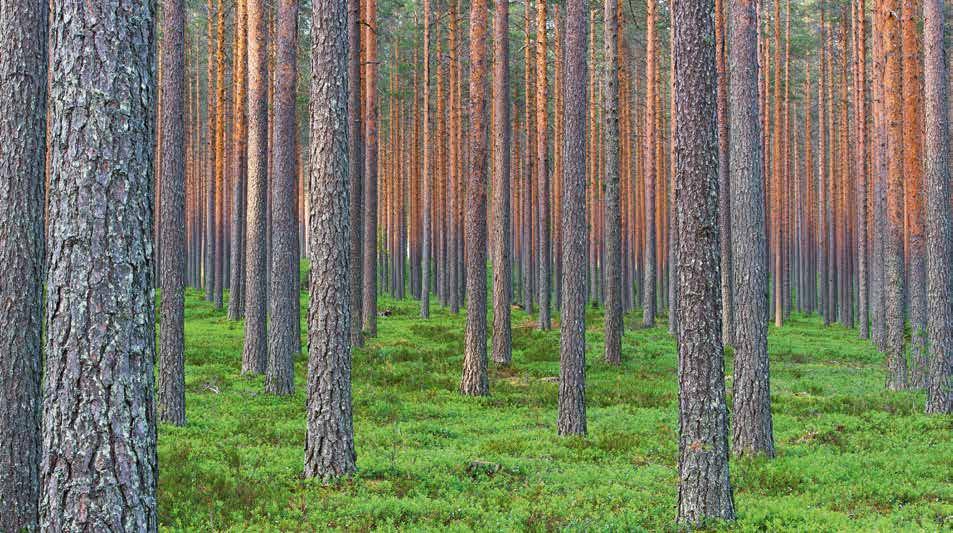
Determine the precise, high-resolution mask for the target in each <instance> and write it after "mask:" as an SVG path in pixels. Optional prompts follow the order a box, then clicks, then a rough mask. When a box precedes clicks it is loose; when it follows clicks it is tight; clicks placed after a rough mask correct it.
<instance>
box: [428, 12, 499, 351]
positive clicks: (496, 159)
mask: <svg viewBox="0 0 953 533" xmlns="http://www.w3.org/2000/svg"><path fill="white" fill-rule="evenodd" d="M425 2H426V3H425V5H426V6H429V4H430V0H425ZM509 10H510V6H509V2H508V1H507V0H496V12H495V14H494V17H493V47H494V48H493V239H492V245H493V362H495V363H496V364H498V365H501V366H507V365H509V364H510V361H511V360H512V358H513V339H512V331H511V329H510V328H511V324H510V302H511V301H512V300H511V296H512V294H513V287H512V283H513V281H512V280H513V268H512V265H511V263H510V261H511V254H510V250H511V249H512V243H511V232H512V229H511V225H510V177H511V176H510V76H509V56H510V50H509V48H510V46H509V16H510V15H509ZM425 49H426V45H425ZM426 79H427V78H426V76H425V80H426ZM425 83H426V82H425ZM424 91H425V92H424V94H425V95H427V94H428V92H426V91H427V89H426V88H425V89H424ZM425 101H427V100H426V99H425ZM424 109H425V111H424V112H425V113H426V109H427V107H426V106H425V107H424ZM425 121H426V118H425ZM428 138H429V135H427V134H425V135H424V139H425V142H427V141H426V139H428ZM428 157H429V155H428V154H427V152H426V151H425V152H424V161H425V162H426V161H427V158H428ZM425 176H426V175H425ZM424 220H425V221H428V220H429V219H428V218H427V213H426V211H425V212H424ZM428 227H429V226H428ZM425 235H426V233H425Z"/></svg>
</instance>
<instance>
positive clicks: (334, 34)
mask: <svg viewBox="0 0 953 533" xmlns="http://www.w3.org/2000/svg"><path fill="white" fill-rule="evenodd" d="M285 1H289V0H285ZM291 1H293V0H291ZM352 13H353V11H352ZM348 17H349V14H348V12H347V4H346V3H345V2H343V1H341V0H314V3H313V5H312V19H311V35H312V46H311V72H312V78H311V106H310V109H311V164H310V168H311V177H310V187H309V195H310V200H311V212H310V213H309V215H308V220H309V225H310V227H311V238H312V240H311V249H310V250H309V252H308V255H309V257H310V258H311V282H310V284H309V291H310V295H311V298H310V308H309V309H308V354H309V355H308V434H307V440H306V442H305V460H304V473H305V476H307V477H316V478H321V479H324V480H329V479H332V478H336V477H340V476H343V475H347V474H350V473H352V472H354V470H355V468H356V466H355V462H356V459H357V456H356V454H355V451H354V422H353V415H352V411H351V338H350V337H351V326H350V324H349V322H350V319H351V316H350V315H351V313H350V309H351V299H350V296H349V294H348V293H349V292H350V289H351V286H350V281H351V278H350V275H349V273H348V270H349V267H350V265H349V262H350V257H349V255H350V254H349V252H350V243H351V241H350V238H349V236H348V233H349V232H350V228H349V227H348V226H349V224H348V222H349V218H350V209H349V207H350V206H349V205H348V203H349V202H348V192H349V188H350V186H351V185H350V179H349V177H348V167H349V164H348V155H349V149H348V146H347V144H348V130H349V129H353V126H352V124H353V121H352V120H349V119H350V118H353V116H350V115H349V114H348V109H347V104H348V84H349V80H348V67H349V65H350V66H352V67H353V63H352V62H349V57H348V56H349V43H348V29H349V28H351V29H353V25H351V24H349V22H353V19H350V20H349V18H348ZM351 44H353V40H352V41H351ZM350 52H351V53H354V52H355V50H354V49H353V48H350ZM351 72H352V73H353V69H352V71H351ZM353 81H354V82H357V80H353Z"/></svg>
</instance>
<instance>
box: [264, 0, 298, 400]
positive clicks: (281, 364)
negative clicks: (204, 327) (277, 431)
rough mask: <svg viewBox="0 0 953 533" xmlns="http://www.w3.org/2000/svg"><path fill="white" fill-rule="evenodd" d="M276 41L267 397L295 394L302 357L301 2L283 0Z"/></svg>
mask: <svg viewBox="0 0 953 533" xmlns="http://www.w3.org/2000/svg"><path fill="white" fill-rule="evenodd" d="M277 26H278V28H277V36H276V41H277V43H276V45H277V52H276V56H277V57H276V61H275V64H276V66H277V69H278V70H277V72H276V73H275V110H274V129H275V140H276V142H275V148H274V150H273V153H274V155H273V156H272V157H273V159H274V163H273V164H274V167H273V168H274V175H273V176H272V182H271V187H270V191H269V192H270V193H271V224H272V226H271V227H272V231H271V234H272V243H271V244H272V249H271V261H272V267H271V294H270V297H269V298H268V303H269V305H270V311H271V313H270V317H271V322H270V325H271V327H270V328H268V335H269V337H268V366H267V368H266V370H265V391H267V392H269V393H271V394H277V395H279V396H286V395H290V394H293V393H294V357H295V355H297V353H298V352H299V351H300V347H299V345H298V343H299V342H300V341H299V340H298V338H297V330H296V328H295V327H294V324H295V323H296V322H298V320H299V318H298V315H297V308H296V306H295V301H296V300H297V299H298V294H297V284H296V283H295V279H297V277H298V224H297V223H296V221H295V213H294V209H295V205H296V203H297V200H296V196H297V195H296V187H295V107H296V106H295V104H296V96H297V91H296V85H297V81H298V69H297V49H298V1H297V0H280V2H279V3H278V20H277Z"/></svg>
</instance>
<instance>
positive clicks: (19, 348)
mask: <svg viewBox="0 0 953 533" xmlns="http://www.w3.org/2000/svg"><path fill="white" fill-rule="evenodd" d="M47 13H48V5H47V2H42V1H39V0H3V1H0V139H4V142H3V145H2V146H0V264H2V265H3V268H2V270H0V510H2V511H0V531H20V530H28V531H32V530H34V529H35V528H36V527H37V501H38V498H39V489H40V482H39V470H38V467H39V462H40V427H39V423H40V365H41V346H40V343H41V342H42V341H41V339H42V337H41V335H42V319H43V267H44V263H43V254H44V236H43V200H44V198H43V185H44V162H45V155H46V81H47Z"/></svg>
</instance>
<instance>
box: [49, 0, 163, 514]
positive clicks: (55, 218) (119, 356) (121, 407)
mask: <svg viewBox="0 0 953 533" xmlns="http://www.w3.org/2000/svg"><path fill="white" fill-rule="evenodd" d="M50 15H51V16H50V23H51V30H50V40H49V43H50V51H51V54H50V65H52V74H51V81H50V99H49V102H50V121H51V144H50V147H51V150H50V154H51V157H50V174H49V180H50V181H49V183H50V190H49V230H48V235H49V239H50V242H49V245H50V249H49V255H48V266H49V269H48V272H47V278H46V286H47V291H48V295H49V298H48V302H47V305H46V331H47V342H46V367H45V390H44V403H43V412H44V417H43V459H42V464H41V468H40V471H41V479H42V490H41V499H40V528H41V529H42V530H44V531H103V530H112V531H115V530H126V531H156V529H157V519H156V478H157V475H156V474H157V464H156V428H155V406H154V403H153V384H154V379H155V377H154V375H153V361H154V360H155V311H154V301H153V292H154V291H153V289H152V254H153V251H152V250H153V243H152V199H151V197H150V194H151V192H152V183H153V172H154V166H153V148H154V143H153V140H154V130H155V117H154V111H155V64H154V55H155V36H154V33H153V29H154V12H153V4H152V3H150V2H143V3H137V4H128V3H124V2H119V1H118V0H102V1H100V2H95V3H90V2H85V1H82V0H57V1H54V2H52V5H51V9H50Z"/></svg>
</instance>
